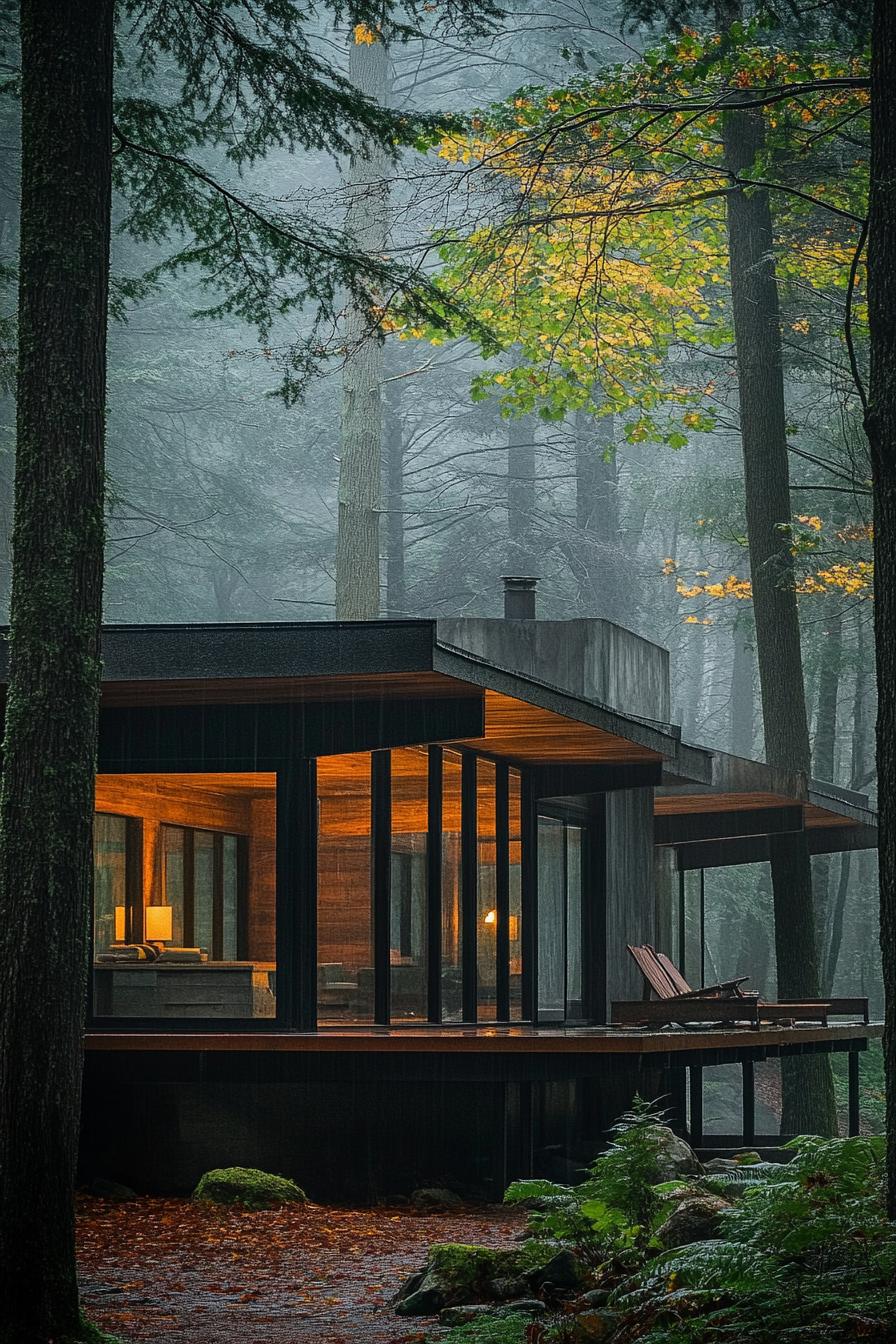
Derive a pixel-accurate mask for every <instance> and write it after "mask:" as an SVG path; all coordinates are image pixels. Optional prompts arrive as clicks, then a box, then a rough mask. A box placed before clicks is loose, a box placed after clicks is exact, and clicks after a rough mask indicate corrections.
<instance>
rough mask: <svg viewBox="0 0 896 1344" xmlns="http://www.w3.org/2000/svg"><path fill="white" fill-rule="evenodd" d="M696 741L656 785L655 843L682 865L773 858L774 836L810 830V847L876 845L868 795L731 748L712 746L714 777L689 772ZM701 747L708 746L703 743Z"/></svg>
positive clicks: (724, 864) (834, 849) (822, 851)
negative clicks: (666, 847) (720, 749)
mask: <svg viewBox="0 0 896 1344" xmlns="http://www.w3.org/2000/svg"><path fill="white" fill-rule="evenodd" d="M691 750H692V748H690V747H687V746H686V747H684V748H683V751H682V753H681V756H680V757H679V767H678V769H677V770H674V769H673V770H670V771H666V770H664V772H663V780H664V783H663V784H662V786H661V787H660V788H658V789H657V791H656V801H655V822H654V824H655V828H656V829H655V834H656V842H657V844H661V845H671V846H674V847H675V848H676V849H677V852H678V866H679V868H682V869H688V868H711V867H727V866H729V865H731V864H739V863H759V862H762V861H764V860H767V859H768V858H769V856H770V852H771V848H772V844H773V841H772V837H773V836H775V835H781V834H785V833H788V832H796V831H805V832H806V833H807V838H808V843H809V850H810V852H811V853H813V854H827V853H834V852H839V851H841V850H851V849H873V848H875V847H876V845H877V817H876V814H875V813H874V811H873V809H872V808H871V805H870V803H869V801H868V799H867V797H866V796H865V795H864V794H860V793H855V792H853V791H852V790H849V789H842V788H839V787H838V786H837V785H835V784H830V783H827V782H823V781H820V780H814V779H809V778H807V777H806V776H805V775H804V774H802V773H800V772H798V771H785V770H780V769H777V768H776V767H774V766H770V765H766V764H765V763H764V762H762V761H751V760H747V759H745V758H744V757H740V756H732V755H730V754H728V753H726V752H713V753H712V777H711V780H710V782H709V783H706V782H705V781H704V780H700V779H697V778H694V777H693V774H692V775H691V776H690V777H687V776H685V775H684V774H683V773H682V770H681V766H682V764H685V763H686V762H687V757H688V753H689V752H690V751H691ZM701 750H702V749H701Z"/></svg>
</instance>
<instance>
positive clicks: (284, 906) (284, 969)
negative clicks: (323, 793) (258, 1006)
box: [276, 758, 317, 1031]
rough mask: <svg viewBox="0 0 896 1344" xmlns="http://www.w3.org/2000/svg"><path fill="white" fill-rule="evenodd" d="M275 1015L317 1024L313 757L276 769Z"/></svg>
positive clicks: (305, 1027)
mask: <svg viewBox="0 0 896 1344" xmlns="http://www.w3.org/2000/svg"><path fill="white" fill-rule="evenodd" d="M276 824H277V928H276V946H277V1020H278V1022H280V1023H282V1024H284V1025H286V1026H293V1027H298V1028H299V1030H301V1031H313V1030H314V1029H315V1028H316V1026H317V762H316V761H314V760H309V759H307V758H306V759H302V760H298V761H296V762H295V763H294V764H293V765H290V766H287V767H286V768H285V769H283V770H278V771H277V822H276Z"/></svg>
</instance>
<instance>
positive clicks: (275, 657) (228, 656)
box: [0, 620, 708, 792]
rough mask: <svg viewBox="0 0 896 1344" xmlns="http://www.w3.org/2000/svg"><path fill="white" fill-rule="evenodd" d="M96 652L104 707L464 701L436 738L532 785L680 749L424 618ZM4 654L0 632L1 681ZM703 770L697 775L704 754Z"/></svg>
mask: <svg viewBox="0 0 896 1344" xmlns="http://www.w3.org/2000/svg"><path fill="white" fill-rule="evenodd" d="M102 653H103V685H102V703H103V706H104V707H106V708H109V709H112V710H119V709H129V708H133V709H146V708H151V709H158V708H163V707H168V706H170V707H178V708H181V709H183V708H185V707H189V706H195V707H197V709H199V708H200V707H208V706H230V705H285V706H304V707H305V708H309V707H310V706H313V705H314V704H318V703H319V704H323V703H327V704H330V705H339V704H341V703H346V704H349V703H354V702H365V703H371V702H374V703H388V702H395V701H405V702H406V701H409V700H414V699H418V698H424V699H427V700H430V701H439V700H443V701H452V702H454V703H456V704H464V705H466V706H467V710H465V712H464V716H463V717H464V722H465V724H467V723H469V725H470V727H471V728H474V727H475V731H474V732H473V733H472V734H471V735H470V736H467V737H464V738H462V739H460V740H458V739H457V738H456V736H455V737H453V738H451V739H447V738H445V739H443V740H446V741H448V740H451V741H457V742H458V745H462V746H470V747H475V748H476V749H477V750H480V751H484V752H487V753H490V754H492V755H494V756H496V757H499V758H501V759H507V760H509V761H516V762H519V763H520V764H528V765H534V766H537V767H539V768H541V769H542V770H543V771H545V772H547V773H546V776H545V781H544V790H543V791H564V790H565V789H567V788H568V789H569V791H573V792H587V791H598V790H601V789H604V788H608V787H616V788H618V787H634V786H636V785H641V786H648V785H652V784H655V783H657V782H658V781H659V779H660V774H661V770H662V766H663V763H664V762H669V763H672V764H674V763H675V762H676V760H677V753H678V750H679V747H680V732H679V730H678V729H677V728H675V727H673V726H671V725H669V724H665V723H658V722H654V721H651V720H647V719H643V718H639V717H638V716H635V715H627V714H625V713H624V712H623V711H620V710H618V709H615V708H611V707H609V706H606V705H602V704H598V703H596V702H595V701H593V700H588V699H585V698H582V697H578V696H576V695H571V694H569V693H568V692H566V691H564V690H563V689H562V688H559V687H555V686H551V685H548V684H547V683H545V682H541V681H538V680H537V679H535V678H532V677H529V676H524V675H521V674H519V673H515V672H513V671H512V670H510V669H504V668H500V667H496V666H494V665H493V664H491V663H490V662H489V661H488V660H487V659H485V658H481V657H477V656H474V655H472V654H469V653H466V652H464V651H463V650H461V649H458V648H453V647H450V646H447V645H445V644H442V643H440V642H439V639H438V634H437V626H436V622H435V621H428V620H409V621H357V622H303V623H285V622H284V623H277V624H237V623H233V624H222V625H207V624H201V625H109V626H106V627H104V629H103V642H102ZM6 657H7V647H6V643H5V641H2V642H0V681H5V680H6V666H5V664H6ZM455 731H456V730H455ZM435 740H438V739H437V738H436V739H435ZM383 745H391V744H390V743H389V742H384V743H383ZM698 773H699V770H698ZM703 773H704V775H705V776H706V777H707V778H708V758H707V765H706V768H705V769H704V771H703Z"/></svg>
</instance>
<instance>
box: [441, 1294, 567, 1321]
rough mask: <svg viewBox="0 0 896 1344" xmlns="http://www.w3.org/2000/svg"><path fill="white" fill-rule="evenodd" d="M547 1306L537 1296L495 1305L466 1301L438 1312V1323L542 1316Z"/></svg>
mask: <svg viewBox="0 0 896 1344" xmlns="http://www.w3.org/2000/svg"><path fill="white" fill-rule="evenodd" d="M546 1311H547V1307H546V1306H545V1305H544V1303H543V1302H540V1301H539V1300H538V1298H537V1297H521V1298H518V1299H517V1300H516V1301H515V1302H503V1303H502V1304H501V1305H500V1306H498V1307H495V1306H492V1305H490V1304H489V1303H487V1302H468V1303H467V1305H466V1306H463V1307H445V1309H444V1310H443V1311H440V1312H439V1325H469V1323H470V1321H476V1320H481V1319H482V1318H483V1317H491V1318H493V1319H494V1318H495V1317H499V1316H543V1315H544V1313H545V1312H546Z"/></svg>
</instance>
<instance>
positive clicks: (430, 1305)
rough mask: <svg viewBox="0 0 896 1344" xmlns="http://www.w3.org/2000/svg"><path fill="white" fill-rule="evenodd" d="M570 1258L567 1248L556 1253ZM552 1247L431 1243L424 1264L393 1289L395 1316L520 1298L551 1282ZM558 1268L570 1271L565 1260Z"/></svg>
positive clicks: (555, 1256) (554, 1262)
mask: <svg viewBox="0 0 896 1344" xmlns="http://www.w3.org/2000/svg"><path fill="white" fill-rule="evenodd" d="M561 1255H564V1256H568V1258H569V1261H570V1262H572V1261H573V1259H574V1257H573V1256H572V1255H571V1253H569V1252H561ZM559 1258H560V1257H559V1256H558V1252H557V1248H556V1246H545V1245H543V1244H539V1243H537V1242H526V1243H524V1244H522V1245H520V1246H518V1247H513V1248H510V1249H500V1250H495V1249H493V1248H491V1247H488V1246H465V1245H463V1244H461V1243H458V1242H442V1243H438V1244H436V1245H435V1246H430V1248H429V1255H428V1256H427V1259H426V1264H425V1265H424V1267H423V1269H422V1270H421V1271H420V1272H419V1273H418V1274H415V1275H413V1277H412V1278H410V1279H408V1281H407V1283H406V1284H405V1285H404V1287H403V1288H402V1289H401V1291H400V1292H399V1294H398V1297H397V1299H396V1303H395V1310H396V1312H397V1314H398V1315H399V1316H434V1315H436V1314H437V1313H438V1312H440V1311H442V1310H443V1309H444V1308H445V1307H451V1306H461V1305H466V1304H469V1303H474V1302H502V1301H509V1300H511V1299H513V1298H519V1297H524V1296H526V1295H527V1294H528V1293H530V1292H531V1291H532V1289H533V1288H534V1287H536V1286H541V1285H542V1284H544V1283H546V1282H552V1283H553V1282H554V1280H555V1270H556V1271H557V1272H559V1269H560V1268H561V1266H559V1264H558V1261H559ZM562 1268H563V1269H564V1271H567V1272H569V1265H568V1264H567V1263H566V1260H564V1262H563V1265H562Z"/></svg>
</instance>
